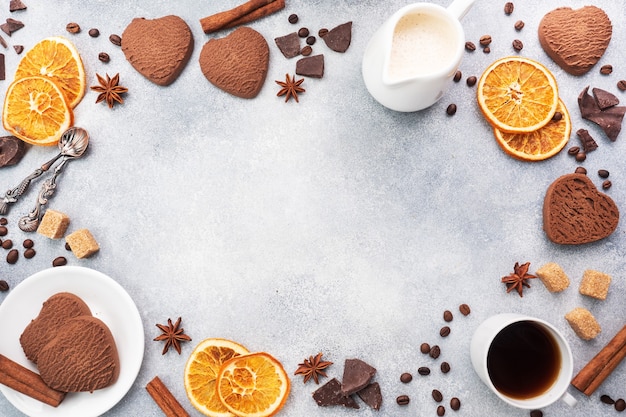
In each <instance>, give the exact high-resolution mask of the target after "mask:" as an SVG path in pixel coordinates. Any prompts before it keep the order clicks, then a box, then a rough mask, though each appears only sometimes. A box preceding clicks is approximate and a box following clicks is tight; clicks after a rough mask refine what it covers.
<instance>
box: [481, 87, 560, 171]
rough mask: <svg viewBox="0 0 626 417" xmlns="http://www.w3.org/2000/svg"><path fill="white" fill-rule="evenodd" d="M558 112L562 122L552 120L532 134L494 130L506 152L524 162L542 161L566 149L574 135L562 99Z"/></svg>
mask: <svg viewBox="0 0 626 417" xmlns="http://www.w3.org/2000/svg"><path fill="white" fill-rule="evenodd" d="M557 112H558V113H560V114H561V116H562V117H561V118H560V120H551V121H550V122H548V124H547V125H545V126H544V127H542V128H540V129H538V130H535V131H534V132H530V133H505V132H501V131H500V130H498V129H494V130H493V131H494V135H495V137H496V140H497V142H498V144H499V145H500V146H501V147H502V149H503V150H504V152H506V153H507V154H509V155H511V156H512V157H514V158H517V159H520V160H522V161H541V160H544V159H548V158H550V157H551V156H554V155H556V154H557V153H559V151H561V149H563V148H564V147H565V145H566V144H567V142H568V141H569V137H570V134H571V133H572V122H571V120H570V115H569V112H568V111H567V107H565V104H564V103H563V101H561V99H559V106H558V107H557Z"/></svg>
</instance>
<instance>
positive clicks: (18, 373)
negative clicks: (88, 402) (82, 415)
mask: <svg viewBox="0 0 626 417" xmlns="http://www.w3.org/2000/svg"><path fill="white" fill-rule="evenodd" d="M0 384H3V385H6V386H7V387H9V388H12V389H14V390H16V391H18V392H21V393H22V394H24V395H28V396H29V397H31V398H34V399H36V400H38V401H41V402H42V403H45V404H48V405H50V406H52V407H57V406H58V405H59V404H61V401H63V399H64V398H65V393H64V392H61V391H57V390H55V389H52V388H50V387H49V386H48V385H46V383H45V382H43V379H41V376H39V374H37V373H35V372H33V371H31V370H30V369H28V368H25V367H23V366H22V365H20V364H19V363H17V362H13V361H12V360H11V359H9V358H7V357H6V356H4V355H0Z"/></svg>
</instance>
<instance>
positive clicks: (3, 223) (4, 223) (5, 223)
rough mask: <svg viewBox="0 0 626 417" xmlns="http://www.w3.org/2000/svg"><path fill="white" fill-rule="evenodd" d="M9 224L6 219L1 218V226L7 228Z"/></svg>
mask: <svg viewBox="0 0 626 417" xmlns="http://www.w3.org/2000/svg"><path fill="white" fill-rule="evenodd" d="M8 223H9V221H8V220H7V218H6V217H0V225H2V226H6V225H7V224H8Z"/></svg>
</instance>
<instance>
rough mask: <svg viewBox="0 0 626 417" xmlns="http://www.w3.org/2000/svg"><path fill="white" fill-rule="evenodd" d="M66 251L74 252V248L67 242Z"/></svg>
mask: <svg viewBox="0 0 626 417" xmlns="http://www.w3.org/2000/svg"><path fill="white" fill-rule="evenodd" d="M65 250H66V251H71V250H72V248H70V244H69V243H67V242H65Z"/></svg>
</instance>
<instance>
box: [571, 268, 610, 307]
mask: <svg viewBox="0 0 626 417" xmlns="http://www.w3.org/2000/svg"><path fill="white" fill-rule="evenodd" d="M609 285H611V276H610V275H608V274H605V273H604V272H599V271H594V270H591V269H588V270H586V271H585V272H584V273H583V279H582V281H581V282H580V288H579V289H578V291H579V292H580V293H581V294H582V295H587V296H589V297H593V298H597V299H598V300H605V299H606V296H607V294H608V293H609Z"/></svg>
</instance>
